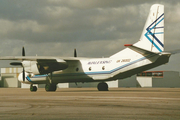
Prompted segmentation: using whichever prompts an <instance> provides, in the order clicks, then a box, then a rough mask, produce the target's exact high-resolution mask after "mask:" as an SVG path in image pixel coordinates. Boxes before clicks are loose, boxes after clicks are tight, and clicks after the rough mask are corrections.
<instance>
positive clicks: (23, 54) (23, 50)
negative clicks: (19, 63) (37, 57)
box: [22, 47, 25, 56]
mask: <svg viewBox="0 0 180 120" xmlns="http://www.w3.org/2000/svg"><path fill="white" fill-rule="evenodd" d="M22 56H25V49H24V47H23V48H22Z"/></svg>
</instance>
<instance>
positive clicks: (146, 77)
mask: <svg viewBox="0 0 180 120" xmlns="http://www.w3.org/2000/svg"><path fill="white" fill-rule="evenodd" d="M21 72H22V68H1V79H0V87H18V88H29V87H30V85H28V84H23V83H21V82H19V81H18V79H17V78H18V75H19V73H21ZM107 83H108V86H109V88H118V87H167V88H171V87H172V88H177V87H180V76H179V72H176V71H144V72H142V73H139V74H137V75H134V76H131V77H129V78H126V79H123V80H116V81H110V82H107ZM97 84H98V83H96V82H93V83H59V84H58V87H59V88H76V87H79V88H81V87H86V88H88V87H97ZM36 86H37V87H39V88H44V87H45V85H36Z"/></svg>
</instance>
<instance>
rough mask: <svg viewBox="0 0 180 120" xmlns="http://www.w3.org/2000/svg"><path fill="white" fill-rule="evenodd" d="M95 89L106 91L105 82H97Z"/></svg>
mask: <svg viewBox="0 0 180 120" xmlns="http://www.w3.org/2000/svg"><path fill="white" fill-rule="evenodd" d="M97 89H98V90H99V91H108V84H107V83H105V82H102V83H99V84H98V86H97Z"/></svg>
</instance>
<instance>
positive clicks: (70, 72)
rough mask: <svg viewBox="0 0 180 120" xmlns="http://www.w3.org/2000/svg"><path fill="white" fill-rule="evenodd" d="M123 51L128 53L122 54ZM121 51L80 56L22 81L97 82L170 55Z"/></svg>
mask: <svg viewBox="0 0 180 120" xmlns="http://www.w3.org/2000/svg"><path fill="white" fill-rule="evenodd" d="M130 51H131V52H130ZM124 52H128V53H129V54H124ZM121 53H122V54H121ZM121 53H119V55H120V56H121V57H118V58H117V55H116V57H113V56H112V57H110V58H91V59H85V58H82V59H81V60H79V61H68V62H67V63H68V68H67V69H65V70H61V71H56V72H53V74H52V75H50V74H48V75H34V76H32V77H28V78H27V77H26V80H25V81H24V83H29V84H36V83H37V84H46V83H47V82H49V80H51V82H53V83H66V82H99V81H111V80H117V79H123V78H126V77H130V76H132V75H134V74H137V73H139V72H141V71H143V70H147V69H150V68H153V67H156V66H159V65H162V64H165V63H167V62H168V60H169V56H170V55H169V54H161V55H159V54H147V55H145V56H143V55H142V54H139V53H137V52H134V51H133V50H130V49H128V48H126V49H124V51H121ZM21 76H22V75H21ZM21 82H22V81H21Z"/></svg>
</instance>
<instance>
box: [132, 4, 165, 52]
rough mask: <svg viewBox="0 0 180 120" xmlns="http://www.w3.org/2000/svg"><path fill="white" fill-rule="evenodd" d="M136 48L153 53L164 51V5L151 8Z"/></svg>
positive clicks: (155, 5)
mask: <svg viewBox="0 0 180 120" xmlns="http://www.w3.org/2000/svg"><path fill="white" fill-rule="evenodd" d="M134 46H136V47H139V48H142V49H145V50H148V51H151V52H162V51H164V5H160V4H154V5H152V6H151V9H150V12H149V15H148V18H147V20H146V24H145V26H144V29H143V32H142V34H141V37H140V41H139V42H137V43H135V44H134Z"/></svg>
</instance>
